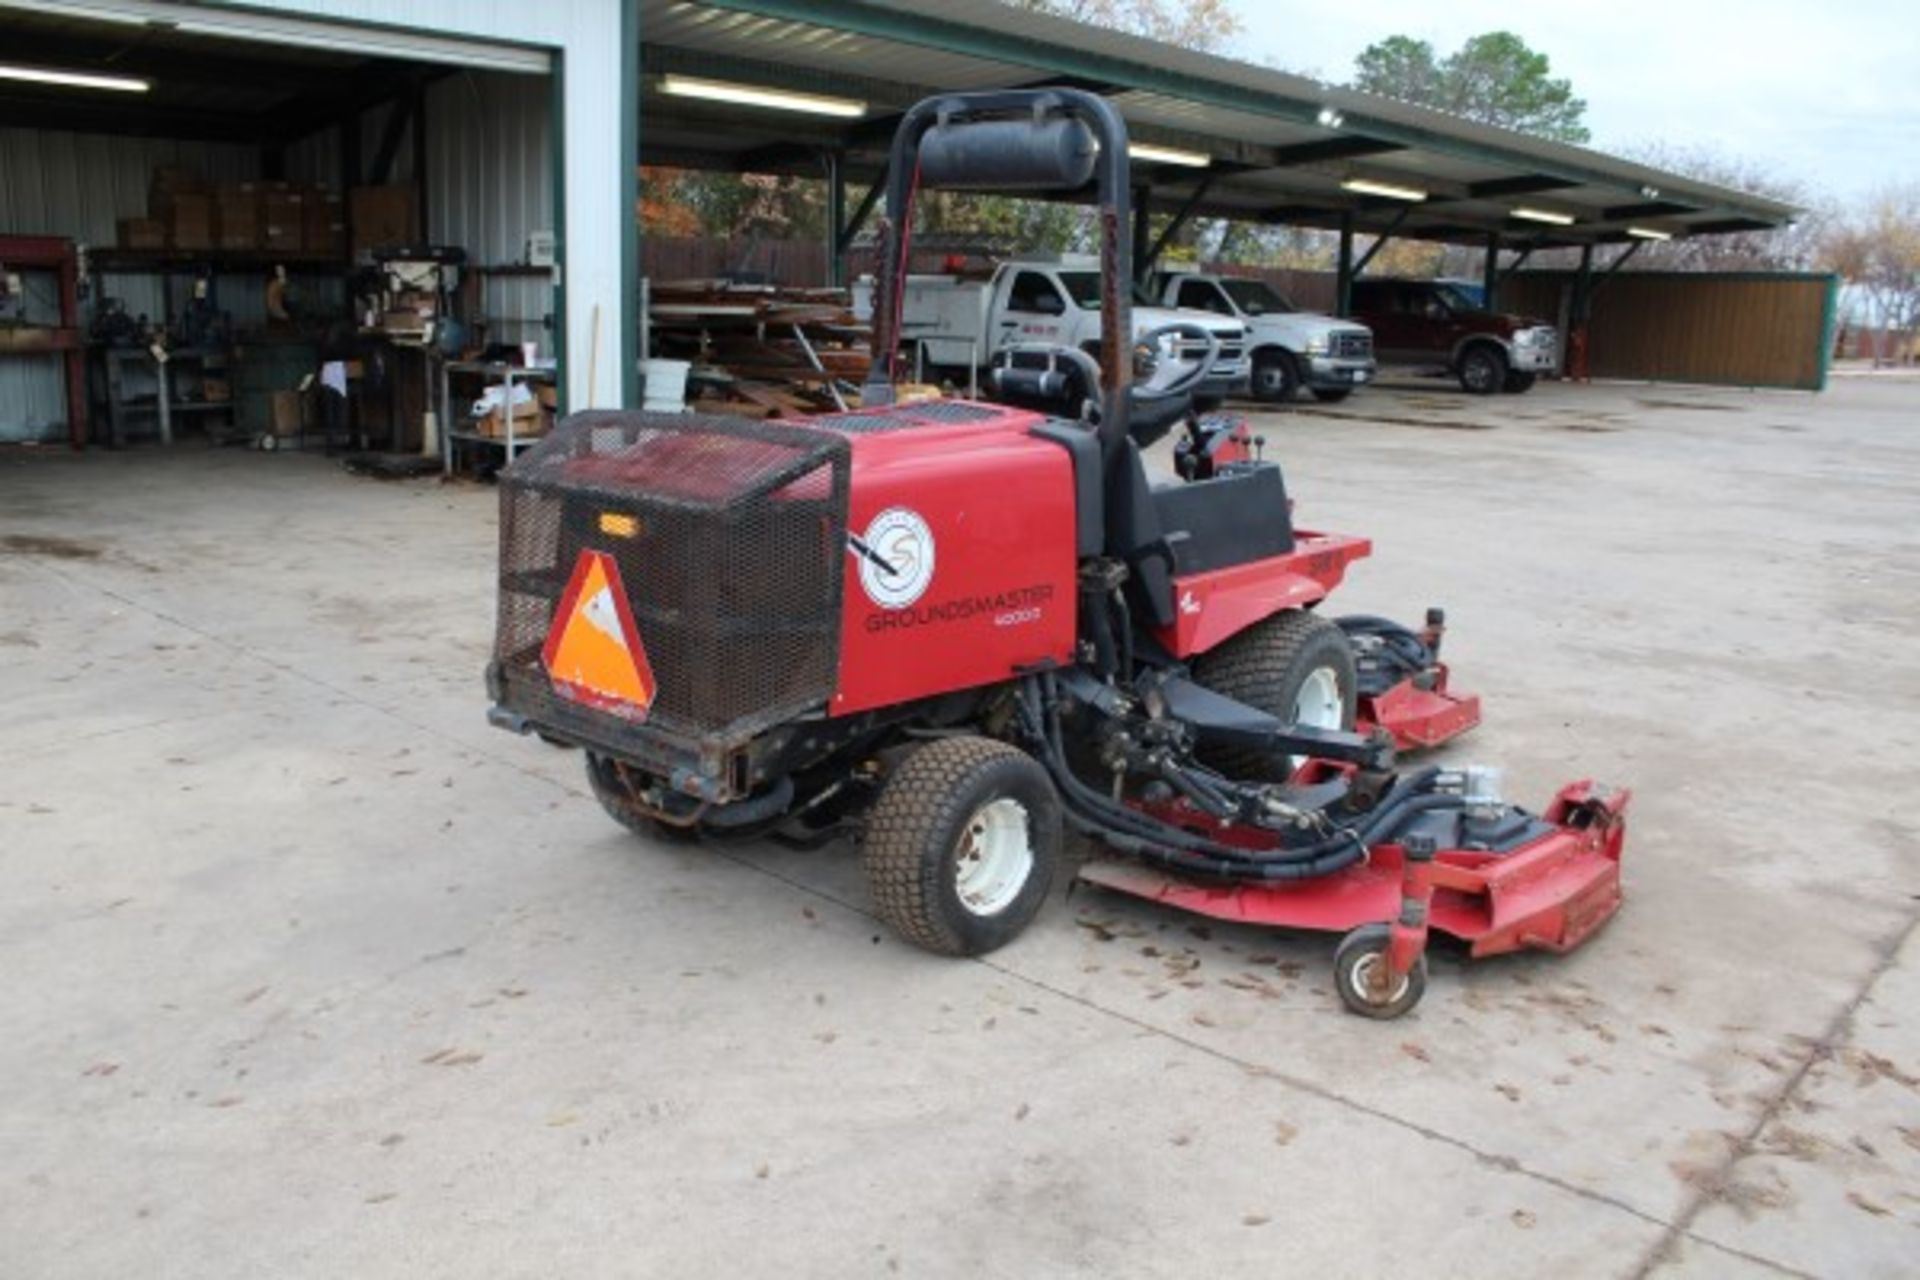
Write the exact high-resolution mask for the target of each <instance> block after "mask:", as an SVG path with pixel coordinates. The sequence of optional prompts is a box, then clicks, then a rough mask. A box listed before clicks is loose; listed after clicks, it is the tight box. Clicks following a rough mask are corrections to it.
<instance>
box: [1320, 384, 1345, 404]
mask: <svg viewBox="0 0 1920 1280" xmlns="http://www.w3.org/2000/svg"><path fill="white" fill-rule="evenodd" d="M1352 394H1353V388H1351V387H1315V388H1314V389H1313V398H1314V399H1315V400H1318V401H1319V402H1320V403H1321V404H1339V403H1340V402H1341V401H1342V400H1345V399H1346V398H1347V397H1348V396H1350V395H1352Z"/></svg>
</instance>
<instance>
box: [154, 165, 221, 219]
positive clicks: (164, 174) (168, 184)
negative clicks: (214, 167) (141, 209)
mask: <svg viewBox="0 0 1920 1280" xmlns="http://www.w3.org/2000/svg"><path fill="white" fill-rule="evenodd" d="M206 194H207V184H206V180H205V179H203V178H202V177H201V176H200V175H199V173H198V172H196V171H195V170H193V169H190V168H188V167H187V166H186V165H183V164H158V165H155V166H154V167H153V175H152V177H151V178H149V179H148V181H147V213H148V214H149V215H151V216H152V217H155V218H160V219H165V218H166V217H168V215H169V214H171V213H172V211H173V205H174V202H175V201H176V200H178V199H179V198H180V197H181V196H189V195H191V196H204V195H206Z"/></svg>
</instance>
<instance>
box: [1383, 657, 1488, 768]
mask: <svg viewBox="0 0 1920 1280" xmlns="http://www.w3.org/2000/svg"><path fill="white" fill-rule="evenodd" d="M1435 676H1436V678H1435V680H1434V682H1433V687H1432V688H1430V689H1422V688H1420V687H1419V686H1418V685H1416V684H1415V683H1414V682H1413V681H1412V680H1411V679H1407V680H1402V681H1401V682H1400V683H1399V684H1396V685H1394V686H1393V687H1392V688H1390V689H1388V690H1387V691H1386V692H1385V693H1382V694H1380V695H1378V696H1377V697H1362V698H1361V699H1360V708H1359V713H1358V715H1357V716H1356V717H1355V720H1354V726H1353V727H1354V730H1355V732H1357V733H1370V732H1372V731H1373V730H1374V729H1385V730H1386V731H1387V732H1388V733H1390V734H1392V735H1393V745H1394V746H1395V747H1396V748H1397V749H1399V750H1401V751H1422V750H1425V749H1427V748H1430V747H1437V746H1439V745H1440V744H1441V743H1443V742H1446V741H1448V740H1449V739H1452V738H1457V737H1459V736H1460V735H1461V734H1463V733H1465V732H1466V731H1467V730H1469V729H1471V728H1473V727H1474V726H1475V725H1477V724H1479V723H1480V695H1479V694H1477V693H1454V692H1452V691H1451V690H1449V689H1448V688H1447V679H1448V672H1447V667H1446V664H1445V663H1441V664H1440V665H1439V667H1438V668H1436V671H1435Z"/></svg>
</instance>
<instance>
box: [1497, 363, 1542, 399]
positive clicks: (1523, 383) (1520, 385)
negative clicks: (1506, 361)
mask: <svg viewBox="0 0 1920 1280" xmlns="http://www.w3.org/2000/svg"><path fill="white" fill-rule="evenodd" d="M1539 376H1540V375H1538V374H1536V373H1533V372H1531V371H1530V370H1522V369H1509V370H1507V380H1506V381H1505V382H1503V383H1501V384H1500V389H1501V390H1502V391H1504V392H1506V393H1507V394H1508V395H1510V396H1517V395H1520V394H1521V393H1522V392H1527V391H1531V390H1533V384H1534V383H1535V382H1536V381H1538V379H1539Z"/></svg>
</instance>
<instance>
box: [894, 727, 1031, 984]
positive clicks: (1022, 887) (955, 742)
mask: <svg viewBox="0 0 1920 1280" xmlns="http://www.w3.org/2000/svg"><path fill="white" fill-rule="evenodd" d="M1060 844H1061V838H1060V801H1059V798H1058V797H1057V796H1056V795H1055V794H1054V790H1053V781H1052V779H1050V778H1048V777H1047V772H1046V770H1045V769H1043V768H1041V766H1040V764H1039V762H1038V761H1036V760H1034V759H1033V757H1031V756H1029V755H1027V754H1026V753H1025V752H1024V751H1020V750H1018V749H1016V748H1014V747H1010V746H1008V745H1007V744H1006V743H1004V742H996V741H994V740H993V739H991V738H977V737H955V738H937V739H935V740H934V741H932V742H928V743H926V744H924V745H922V746H919V747H916V748H914V749H913V751H912V752H911V753H910V754H909V755H908V756H907V757H906V758H905V759H904V760H902V761H901V762H900V764H899V765H898V767H896V768H895V769H894V771H893V773H892V775H891V776H890V777H889V778H888V779H887V781H886V785H885V786H884V787H883V788H882V789H881V791H880V796H879V798H878V799H877V800H875V801H874V804H873V808H872V809H871V810H870V811H869V812H868V814H867V824H866V839H865V852H864V857H865V861H866V869H867V885H868V888H869V891H870V892H871V893H872V895H873V902H874V906H875V907H876V908H878V910H879V913H880V917H881V919H883V920H885V921H886V922H887V923H888V924H889V925H891V926H892V927H893V928H894V930H895V931H896V932H897V933H899V934H900V936H901V937H903V938H905V939H906V940H907V941H909V942H911V943H913V944H914V945H915V946H917V947H922V948H924V949H926V950H928V951H932V952H934V953H936V954H938V955H945V956H977V955H984V954H986V953H987V952H989V951H992V950H994V949H995V948H997V947H1001V946H1004V945H1006V944H1007V943H1009V942H1011V941H1013V939H1014V938H1015V937H1017V936H1018V935H1019V934H1020V932H1021V930H1023V929H1025V928H1026V927H1027V925H1028V924H1029V923H1031V922H1032V920H1033V917H1034V916H1035V915H1036V914H1037V913H1038V912H1039V910H1040V904H1041V903H1042V902H1043V901H1045V900H1046V896H1047V889H1048V887H1049V886H1050V885H1051V884H1052V883H1053V873H1054V869H1055V867H1056V866H1057V865H1058V863H1059V860H1060Z"/></svg>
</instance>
